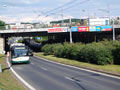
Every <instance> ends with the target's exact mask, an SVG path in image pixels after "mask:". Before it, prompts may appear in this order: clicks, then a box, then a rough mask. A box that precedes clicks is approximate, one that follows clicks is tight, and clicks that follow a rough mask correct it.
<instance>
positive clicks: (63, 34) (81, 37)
mask: <svg viewBox="0 0 120 90" xmlns="http://www.w3.org/2000/svg"><path fill="white" fill-rule="evenodd" d="M114 28H115V34H116V38H118V39H120V25H114ZM69 33H70V31H69V28H68V27H56V28H39V29H18V30H1V31H0V43H1V44H0V54H2V53H3V51H4V50H5V48H6V45H7V44H6V42H7V39H8V38H9V37H14V36H16V37H19V36H22V37H26V36H27V37H33V36H48V37H49V39H53V38H55V39H56V41H58V42H60V41H61V42H64V41H67V42H69V41H70V39H69V37H70V36H69V35H70V34H69ZM112 33H113V32H112V31H109V32H107V31H103V32H72V36H73V42H79V41H82V42H86V43H88V42H92V41H94V40H95V41H99V40H102V39H103V38H109V39H112Z"/></svg>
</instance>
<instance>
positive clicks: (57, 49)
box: [53, 44, 64, 57]
mask: <svg viewBox="0 0 120 90" xmlns="http://www.w3.org/2000/svg"><path fill="white" fill-rule="evenodd" d="M53 52H54V55H55V56H57V57H63V56H64V47H63V45H62V44H54V47H53Z"/></svg>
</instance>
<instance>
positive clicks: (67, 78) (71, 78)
mask: <svg viewBox="0 0 120 90" xmlns="http://www.w3.org/2000/svg"><path fill="white" fill-rule="evenodd" d="M65 79H68V80H70V81H74V80H73V79H72V78H69V77H65Z"/></svg>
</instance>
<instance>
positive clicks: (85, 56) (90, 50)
mask: <svg viewBox="0 0 120 90" xmlns="http://www.w3.org/2000/svg"><path fill="white" fill-rule="evenodd" d="M79 60H80V61H83V62H89V63H93V64H98V65H105V64H112V63H113V57H112V53H111V51H110V50H109V49H107V48H106V47H105V46H104V45H102V44H99V43H92V44H87V45H85V46H84V47H82V49H81V51H80V52H79Z"/></svg>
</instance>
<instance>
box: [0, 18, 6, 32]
mask: <svg viewBox="0 0 120 90" xmlns="http://www.w3.org/2000/svg"><path fill="white" fill-rule="evenodd" d="M0 30H5V22H4V21H2V20H0Z"/></svg>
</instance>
